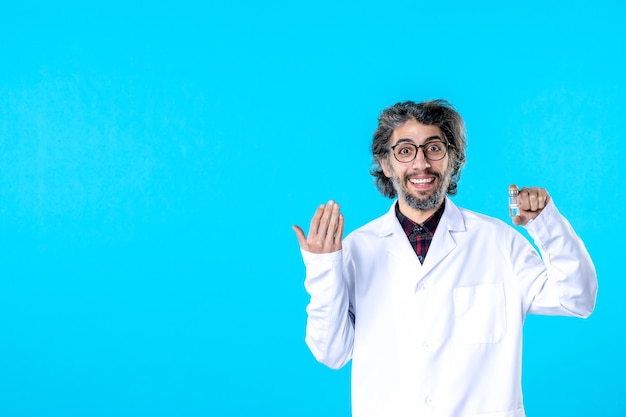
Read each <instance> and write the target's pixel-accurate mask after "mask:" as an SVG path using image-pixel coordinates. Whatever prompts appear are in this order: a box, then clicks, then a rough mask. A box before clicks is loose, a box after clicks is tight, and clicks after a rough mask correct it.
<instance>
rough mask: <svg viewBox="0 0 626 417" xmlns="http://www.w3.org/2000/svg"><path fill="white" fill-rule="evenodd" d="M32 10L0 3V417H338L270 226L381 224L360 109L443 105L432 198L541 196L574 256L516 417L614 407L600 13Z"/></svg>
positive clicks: (616, 108) (612, 118)
mask: <svg viewBox="0 0 626 417" xmlns="http://www.w3.org/2000/svg"><path fill="white" fill-rule="evenodd" d="M51 3H53V2H40V3H36V2H28V1H26V2H20V3H19V5H18V2H15V4H3V5H2V6H1V7H0V416H11V417H13V416H14V417H18V416H20V417H74V416H81V417H84V416H94V417H96V416H98V417H99V416H116V417H119V416H144V415H145V416H319V415H329V416H348V415H349V413H350V398H349V389H350V380H349V366H348V367H346V368H344V369H342V370H340V371H332V370H329V369H327V368H325V367H324V366H322V365H320V364H318V363H316V362H315V360H314V359H313V357H312V355H311V354H310V353H309V351H308V349H307V347H306V345H305V344H304V325H305V320H306V315H305V310H304V309H305V306H306V304H307V302H308V297H307V295H306V293H305V291H304V287H303V278H304V266H303V264H302V261H301V258H300V254H299V250H298V246H297V242H296V239H295V237H294V235H293V231H292V230H291V226H292V224H294V223H297V224H300V225H301V226H303V227H304V228H305V229H307V228H308V223H309V220H310V217H311V215H312V214H313V211H314V209H315V207H316V206H317V205H318V204H320V203H322V202H326V201H327V200H328V199H331V198H332V199H335V200H336V201H338V202H339V203H340V204H341V205H342V210H343V211H344V213H345V216H346V229H347V231H351V230H353V229H355V228H356V227H358V226H360V225H362V224H364V223H365V222H367V221H369V220H371V219H373V218H374V217H377V216H379V215H380V214H382V213H383V212H384V211H385V210H387V208H388V206H389V204H390V201H389V200H387V199H385V198H383V197H381V196H380V195H379V194H378V193H377V191H376V189H375V187H374V186H373V185H372V180H371V177H370V176H369V174H368V169H369V166H370V154H369V150H368V147H369V143H370V138H371V134H372V132H373V130H374V129H375V127H376V117H377V116H378V113H379V112H380V110H381V109H382V108H383V107H385V106H387V105H390V104H393V103H395V102H397V101H401V100H406V99H412V100H418V101H419V100H425V99H430V98H442V97H443V98H447V99H448V100H450V101H451V102H452V103H453V104H454V105H455V106H456V107H457V109H458V110H459V112H460V113H461V114H462V115H463V116H464V118H465V120H466V123H467V128H468V135H469V147H468V151H467V152H468V163H467V166H466V168H465V170H464V171H463V177H462V180H461V182H460V186H459V194H458V196H456V197H455V198H454V201H455V202H456V203H457V204H458V205H460V206H463V207H467V208H469V209H473V210H476V211H480V212H483V213H486V214H489V215H492V216H496V217H499V218H502V219H505V220H506V219H507V207H506V194H507V187H508V185H509V184H510V183H517V184H519V185H539V186H544V187H546V188H548V190H549V192H550V193H551V195H552V196H553V198H554V200H555V201H556V203H557V205H558V207H559V208H560V210H561V212H562V213H563V214H565V215H566V216H567V217H568V219H569V220H570V222H571V223H572V224H573V225H574V227H575V228H576V230H577V232H578V233H579V234H580V235H581V237H582V238H583V239H584V241H585V242H586V245H587V247H588V249H589V251H590V253H591V255H592V257H593V258H594V261H595V264H596V268H597V272H598V275H599V282H600V293H599V296H598V304H597V309H596V311H595V313H594V314H593V315H592V316H591V318H589V319H588V320H578V319H572V318H554V317H529V319H528V321H527V325H526V329H525V357H524V393H525V403H526V408H527V412H528V414H529V416H533V417H542V416H555V415H562V416H590V415H596V416H623V415H626V395H624V394H625V392H624V384H623V383H622V379H623V375H624V374H625V373H626V369H625V368H626V364H625V361H624V352H625V351H626V346H625V344H626V343H625V342H624V339H623V335H624V328H625V324H624V319H623V314H622V311H621V306H622V304H623V302H624V300H623V294H624V293H625V289H626V288H625V286H626V284H625V281H624V274H623V272H619V271H621V270H623V267H622V263H623V261H624V254H623V252H624V251H623V248H624V244H623V238H619V236H620V235H621V234H623V231H622V230H621V229H622V228H621V227H620V225H621V223H622V217H623V216H622V214H623V213H621V209H622V208H623V207H624V206H625V205H626V198H625V197H624V195H625V193H624V190H623V185H622V183H621V182H622V181H621V179H622V176H623V172H624V166H623V164H624V162H623V161H624V151H625V145H624V128H623V126H624V114H625V112H626V104H625V98H626V81H625V77H624V74H626V64H625V63H624V52H625V51H626V48H625V43H626V29H625V25H624V21H625V17H626V4H625V2H624V1H623V0H599V1H595V2H591V3H590V2H587V1H578V0H576V1H569V2H546V1H538V0H530V1H527V2H513V3H508V2H505V3H506V4H503V2H491V3H490V2H486V3H481V2H479V3H476V2H461V1H449V2H445V3H441V4H439V3H438V2H431V1H429V2H426V1H403V0H401V1H398V2H391V3H390V2H374V1H365V2H363V1H359V2H356V1H355V2H336V1H326V0H322V1H318V2H314V3H301V2H293V1H282V2H281V1H264V2H260V1H259V2H253V1H249V0H238V1H237V0H235V1H231V2H217V1H213V2H208V3H200V2H198V3H193V2H187V1H178V2H171V3H165V2H147V1H143V2H141V1H130V2H118V1H112V2H106V3H105V2H103V3H89V2H88V3H87V4H86V3H84V2H81V3H78V2H77V3H67V2H55V3H54V4H51Z"/></svg>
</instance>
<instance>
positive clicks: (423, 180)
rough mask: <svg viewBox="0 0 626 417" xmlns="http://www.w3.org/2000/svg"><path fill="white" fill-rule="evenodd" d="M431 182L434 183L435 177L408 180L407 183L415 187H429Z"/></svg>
mask: <svg viewBox="0 0 626 417" xmlns="http://www.w3.org/2000/svg"><path fill="white" fill-rule="evenodd" d="M433 181H435V177H428V178H409V182H410V183H411V184H415V185H429V184H430V183H432V182H433Z"/></svg>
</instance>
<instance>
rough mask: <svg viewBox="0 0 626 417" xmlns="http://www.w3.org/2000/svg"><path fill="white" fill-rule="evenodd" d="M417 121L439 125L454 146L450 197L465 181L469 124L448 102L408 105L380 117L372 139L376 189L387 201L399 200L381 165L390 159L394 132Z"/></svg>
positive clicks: (439, 101) (451, 157)
mask: <svg viewBox="0 0 626 417" xmlns="http://www.w3.org/2000/svg"><path fill="white" fill-rule="evenodd" d="M409 119H415V120H416V121H418V122H419V123H422V124H425V125H435V126H437V127H439V128H440V129H441V131H442V132H443V134H444V136H445V138H446V140H447V141H448V143H449V144H450V148H449V151H448V152H450V166H451V169H452V179H451V181H450V186H449V187H448V191H447V193H448V194H450V195H454V194H456V193H457V187H458V182H459V180H460V179H461V168H462V167H463V165H465V147H466V132H465V122H464V121H463V118H462V117H461V115H460V114H459V113H458V112H457V111H456V110H455V109H454V108H453V107H452V105H451V104H450V103H449V102H448V101H446V100H444V99H438V100H429V101H425V102H422V103H415V102H413V101H404V102H400V103H396V104H394V105H393V106H390V107H387V108H385V109H384V110H383V111H382V112H381V113H380V116H378V127H377V128H376V131H375V132H374V135H373V137H372V155H373V157H374V160H373V164H372V169H371V170H370V173H371V174H372V176H373V177H374V181H375V183H376V188H378V191H380V193H381V194H382V195H384V196H385V197H389V198H395V197H396V194H397V193H396V190H395V189H394V187H393V183H392V181H391V179H389V178H387V177H386V176H385V174H384V172H383V170H382V168H381V165H380V161H381V160H387V161H388V158H389V139H390V138H391V135H392V134H393V131H394V130H395V129H396V128H397V127H399V126H401V125H403V124H404V123H405V122H407V121H408V120H409Z"/></svg>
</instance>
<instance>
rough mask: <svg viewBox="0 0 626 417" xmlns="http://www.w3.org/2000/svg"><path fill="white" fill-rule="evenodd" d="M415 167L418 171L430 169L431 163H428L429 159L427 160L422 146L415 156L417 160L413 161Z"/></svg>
mask: <svg viewBox="0 0 626 417" xmlns="http://www.w3.org/2000/svg"><path fill="white" fill-rule="evenodd" d="M420 151H421V152H420ZM413 167H414V168H416V169H418V170H424V169H426V168H430V163H429V162H428V159H426V154H425V153H424V148H423V147H421V146H420V147H418V148H417V155H415V159H414V160H413Z"/></svg>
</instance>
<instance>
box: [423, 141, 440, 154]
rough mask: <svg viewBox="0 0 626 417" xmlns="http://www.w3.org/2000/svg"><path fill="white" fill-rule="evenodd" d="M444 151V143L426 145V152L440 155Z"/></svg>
mask: <svg viewBox="0 0 626 417" xmlns="http://www.w3.org/2000/svg"><path fill="white" fill-rule="evenodd" d="M442 150H443V143H442V142H433V143H427V144H426V152H431V153H438V152H441V151H442Z"/></svg>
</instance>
